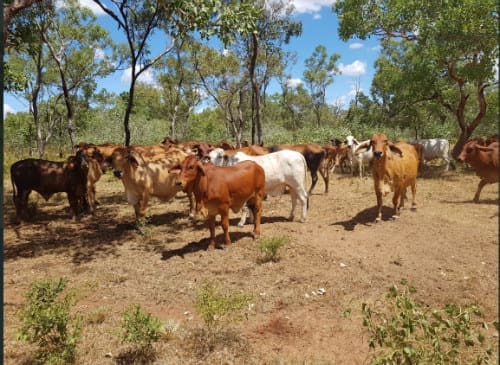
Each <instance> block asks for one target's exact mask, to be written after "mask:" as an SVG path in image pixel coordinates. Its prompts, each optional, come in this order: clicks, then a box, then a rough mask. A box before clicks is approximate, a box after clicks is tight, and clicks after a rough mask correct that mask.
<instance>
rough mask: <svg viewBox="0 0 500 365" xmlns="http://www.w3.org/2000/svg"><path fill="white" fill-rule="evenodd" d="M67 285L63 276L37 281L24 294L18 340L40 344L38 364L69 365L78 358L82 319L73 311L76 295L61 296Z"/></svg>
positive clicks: (36, 358) (37, 353)
mask: <svg viewBox="0 0 500 365" xmlns="http://www.w3.org/2000/svg"><path fill="white" fill-rule="evenodd" d="M66 284H67V281H66V280H65V279H62V278H60V279H58V280H40V281H35V282H34V283H32V284H31V287H30V289H29V290H28V292H26V294H25V298H26V300H27V302H26V306H25V308H24V309H22V310H21V311H20V313H19V317H20V319H21V321H22V327H21V329H20V331H19V339H21V340H23V341H26V342H29V343H31V344H34V345H37V347H38V349H37V351H36V353H35V359H34V361H35V363H40V364H70V363H73V362H74V360H75V352H76V346H77V342H78V340H79V339H80V333H81V318H80V317H76V316H72V315H71V314H70V309H71V307H72V306H73V305H74V304H75V301H74V295H73V294H66V295H64V296H61V294H62V292H63V290H64V289H65V288H66Z"/></svg>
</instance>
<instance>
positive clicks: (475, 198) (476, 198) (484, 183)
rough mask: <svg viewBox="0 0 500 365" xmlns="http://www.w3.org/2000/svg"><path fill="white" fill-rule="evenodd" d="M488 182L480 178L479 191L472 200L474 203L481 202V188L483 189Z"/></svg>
mask: <svg viewBox="0 0 500 365" xmlns="http://www.w3.org/2000/svg"><path fill="white" fill-rule="evenodd" d="M486 184H488V181H487V180H485V179H481V180H479V184H478V185H477V191H476V194H475V195H474V199H472V201H473V202H474V203H479V194H481V190H483V188H484V186H485V185H486Z"/></svg>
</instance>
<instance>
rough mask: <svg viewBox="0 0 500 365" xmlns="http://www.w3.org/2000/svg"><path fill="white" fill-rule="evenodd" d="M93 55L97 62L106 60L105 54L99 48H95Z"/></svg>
mask: <svg viewBox="0 0 500 365" xmlns="http://www.w3.org/2000/svg"><path fill="white" fill-rule="evenodd" d="M94 55H95V58H97V59H98V60H103V59H105V58H106V53H104V50H102V49H101V48H96V49H95V50H94Z"/></svg>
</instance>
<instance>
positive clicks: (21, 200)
mask: <svg viewBox="0 0 500 365" xmlns="http://www.w3.org/2000/svg"><path fill="white" fill-rule="evenodd" d="M30 193H31V190H21V191H19V192H18V194H17V196H14V206H15V207H16V220H15V223H16V224H19V223H21V221H22V220H23V219H26V217H27V212H28V199H29V195H30Z"/></svg>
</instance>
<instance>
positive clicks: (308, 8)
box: [290, 0, 335, 14]
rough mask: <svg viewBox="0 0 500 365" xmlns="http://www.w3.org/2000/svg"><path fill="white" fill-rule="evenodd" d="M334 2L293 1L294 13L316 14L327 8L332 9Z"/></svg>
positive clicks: (320, 0)
mask: <svg viewBox="0 0 500 365" xmlns="http://www.w3.org/2000/svg"><path fill="white" fill-rule="evenodd" d="M334 2H335V1H334V0H291V1H290V3H292V4H293V6H294V8H295V9H294V13H297V14H302V13H316V12H318V11H320V10H321V8H322V7H324V6H326V7H328V8H330V9H331V7H332V4H333V3H334Z"/></svg>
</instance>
